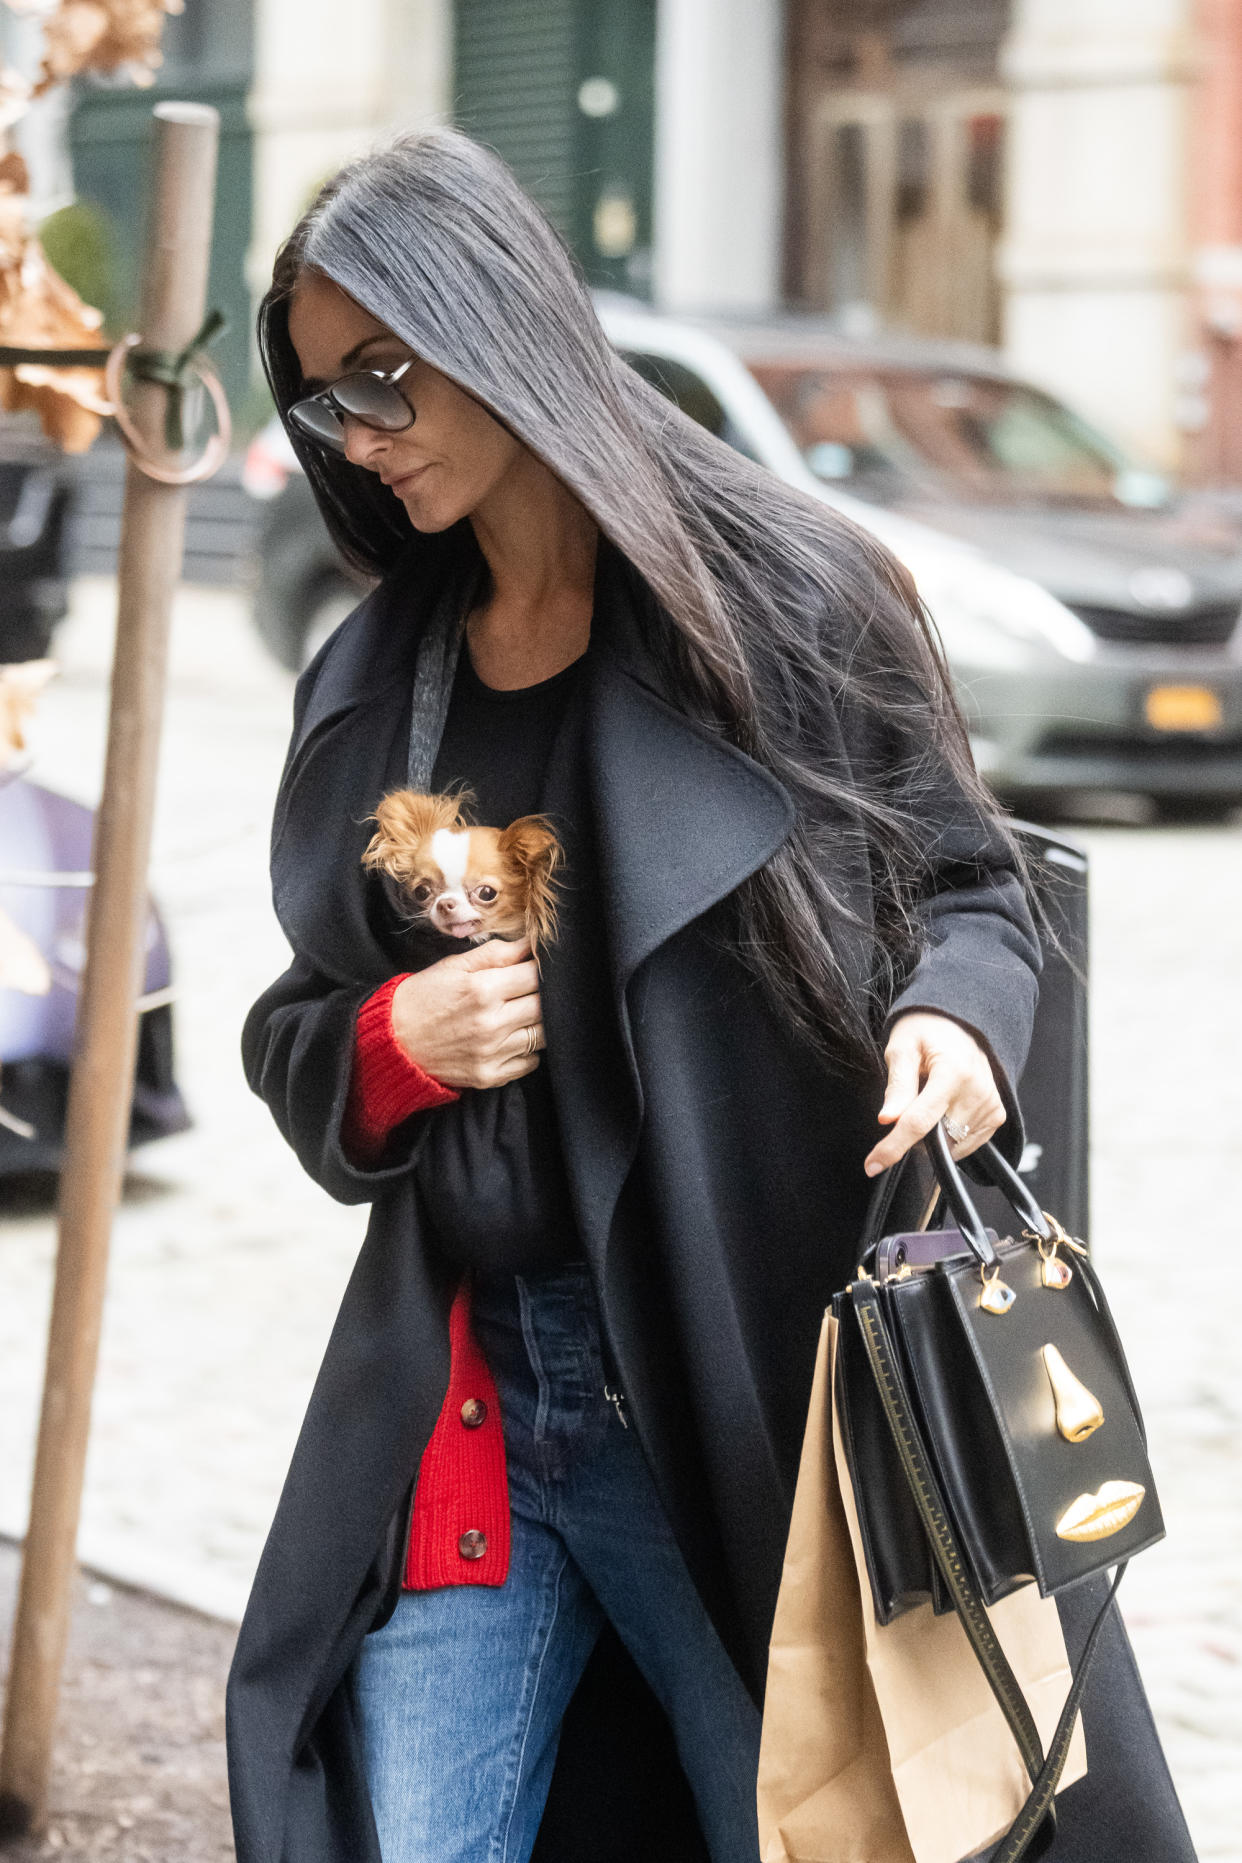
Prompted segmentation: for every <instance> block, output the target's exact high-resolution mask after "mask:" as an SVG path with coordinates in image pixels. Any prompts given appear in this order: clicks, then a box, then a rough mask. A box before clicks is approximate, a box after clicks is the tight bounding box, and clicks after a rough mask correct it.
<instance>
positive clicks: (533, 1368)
mask: <svg viewBox="0 0 1242 1863" xmlns="http://www.w3.org/2000/svg"><path fill="white" fill-rule="evenodd" d="M474 1321H475V1327H476V1330H477V1333H478V1337H479V1343H480V1344H481V1346H482V1348H483V1351H484V1353H485V1354H486V1357H487V1360H488V1364H489V1366H490V1367H491V1370H492V1374H493V1376H494V1378H495V1380H496V1384H497V1388H498V1390H499V1393H500V1400H501V1409H502V1411H503V1414H504V1425H505V1442H506V1450H507V1456H508V1468H509V1494H510V1501H511V1506H512V1516H513V1541H512V1556H511V1561H510V1567H509V1577H508V1580H507V1581H506V1583H505V1584H504V1585H503V1586H500V1587H496V1588H489V1587H484V1586H472V1585H464V1586H459V1585H452V1586H446V1587H445V1588H443V1589H442V1590H436V1591H406V1592H403V1593H402V1594H401V1599H400V1602H399V1604H398V1605H397V1609H396V1611H395V1613H394V1615H393V1616H392V1618H390V1620H389V1622H388V1623H387V1624H385V1625H384V1626H383V1627H382V1628H381V1629H379V1630H376V1631H374V1632H372V1634H371V1635H370V1636H368V1637H367V1638H366V1640H365V1642H364V1644H363V1646H362V1650H361V1652H360V1653H359V1656H358V1658H357V1661H356V1663H355V1665H354V1670H353V1674H352V1684H353V1688H354V1697H355V1701H356V1704H357V1709H358V1716H359V1724H360V1726H361V1729H362V1739H363V1748H364V1754H365V1761H366V1771H367V1783H368V1786H369V1788H370V1794H371V1803H372V1805H373V1807H374V1811H375V1822H376V1828H377V1830H378V1833H379V1840H380V1849H381V1852H382V1854H383V1858H384V1863H526V1860H527V1858H528V1857H529V1856H530V1853H531V1849H532V1847H533V1845H534V1842H535V1837H536V1835H537V1833H538V1829H539V1820H540V1817H541V1816H542V1813H543V1807H544V1802H545V1800H546V1798H547V1793H548V1786H549V1784H550V1782H551V1778H552V1768H553V1764H554V1762H555V1759H556V1749H557V1742H558V1740H559V1737H560V1727H561V1721H562V1718H563V1716H564V1713H565V1709H566V1707H567V1706H568V1703H569V1699H570V1697H571V1695H572V1694H573V1692H574V1689H575V1688H576V1686H577V1683H578V1680H579V1678H580V1676H581V1674H582V1671H583V1669H584V1668H585V1666H586V1662H587V1658H588V1657H589V1656H590V1654H591V1650H592V1648H593V1647H594V1644H595V1640H596V1638H597V1637H598V1635H599V1632H600V1629H601V1627H602V1626H603V1624H604V1622H605V1620H607V1621H609V1622H611V1623H612V1624H613V1626H614V1627H615V1629H616V1631H617V1634H618V1635H619V1637H620V1638H621V1641H622V1642H623V1643H624V1644H625V1646H626V1648H627V1649H628V1650H629V1652H630V1654H631V1656H632V1657H633V1658H634V1661H635V1663H636V1664H637V1666H638V1668H639V1669H640V1670H641V1672H642V1674H643V1675H644V1676H645V1677H646V1680H647V1682H648V1683H649V1684H650V1686H651V1688H652V1690H653V1691H654V1693H655V1695H656V1697H657V1698H658V1700H659V1701H660V1703H661V1705H662V1706H663V1708H664V1710H665V1712H666V1714H667V1715H668V1718H669V1722H670V1725H671V1727H672V1730H673V1737H674V1739H675V1741H676V1744H677V1750H678V1754H679V1756H680V1759H681V1764H682V1767H683V1769H684V1771H685V1774H686V1777H687V1779H688V1780H689V1783H690V1787H691V1790H692V1791H693V1793H694V1797H695V1802H696V1805H697V1807H698V1813H699V1818H700V1822H701V1823H702V1826H703V1833H704V1836H705V1837H706V1839H707V1844H708V1848H709V1849H710V1851H711V1856H712V1863H757V1858H758V1854H759V1840H758V1832H757V1828H756V1814H755V1773H756V1769H757V1766H758V1757H759V1711H758V1709H757V1708H756V1707H755V1704H754V1702H753V1701H752V1700H751V1698H750V1696H749V1694H748V1693H747V1692H746V1690H745V1688H744V1687H743V1686H742V1683H741V1681H740V1679H739V1677H738V1675H737V1672H736V1670H735V1669H734V1667H733V1665H732V1663H731V1662H730V1661H729V1658H728V1656H727V1655H726V1654H725V1651H724V1648H723V1647H722V1645H721V1642H720V1639H719V1637H718V1636H717V1634H716V1632H715V1629H714V1628H713V1626H712V1624H711V1621H710V1619H709V1618H708V1615H707V1612H706V1611H705V1610H704V1608H703V1605H702V1603H701V1601H700V1599H699V1596H698V1593H697V1592H696V1590H695V1588H694V1586H693V1584H692V1583H691V1580H690V1576H689V1573H688V1572H687V1570H686V1567H685V1564H684V1561H683V1560H682V1557H681V1554H680V1552H679V1551H678V1549H677V1546H676V1544H675V1542H674V1540H673V1536H672V1533H671V1531H670V1529H669V1526H668V1523H667V1521H666V1519H665V1516H664V1513H663V1510H662V1508H661V1506H660V1503H659V1500H658V1499H657V1497H656V1492H655V1488H654V1486H653V1484H652V1480H651V1476H650V1474H649V1473H648V1470H647V1464H646V1462H645V1460H644V1458H643V1454H642V1450H641V1449H640V1447H639V1444H638V1439H637V1436H636V1435H635V1432H634V1429H633V1427H632V1426H630V1425H628V1423H627V1422H625V1421H623V1420H622V1415H623V1411H624V1406H623V1405H622V1406H620V1407H618V1406H616V1405H614V1404H613V1403H611V1402H610V1401H609V1399H608V1398H607V1397H606V1396H605V1384H606V1374H605V1369H604V1365H603V1361H602V1357H601V1350H600V1335H599V1322H598V1318H597V1312H596V1305H595V1297H594V1293H593V1291H592V1288H591V1283H590V1279H589V1276H588V1273H587V1270H586V1268H585V1267H578V1266H576V1265H575V1266H572V1267H567V1268H563V1269H560V1268H558V1269H555V1270H552V1271H550V1272H545V1273H541V1274H539V1275H534V1276H530V1277H526V1278H521V1277H519V1278H518V1279H517V1280H516V1281H508V1282H505V1283H503V1284H497V1285H495V1286H490V1287H482V1286H481V1287H480V1288H479V1289H478V1291H477V1293H476V1296H475V1303H474Z"/></svg>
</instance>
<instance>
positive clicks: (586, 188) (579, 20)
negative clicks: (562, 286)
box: [453, 0, 656, 297]
mask: <svg viewBox="0 0 1242 1863" xmlns="http://www.w3.org/2000/svg"><path fill="white" fill-rule="evenodd" d="M655 9H656V0H608V3H607V4H606V5H603V4H599V0H537V3H536V0H529V3H528V0H457V4H456V6H455V8H454V53H455V62H454V86H453V90H454V116H455V120H456V121H457V123H458V124H459V125H460V127H461V128H462V129H464V130H466V131H467V132H468V133H469V134H470V135H472V136H475V137H477V138H478V140H479V141H480V142H484V143H486V144H488V146H489V147H491V148H493V149H495V150H497V151H498V153H499V154H500V155H502V156H503V157H504V159H505V160H506V161H507V162H508V163H509V165H510V167H511V168H512V169H513V170H514V172H515V174H516V175H517V177H518V180H519V181H520V182H521V183H522V185H523V187H525V188H527V189H528V190H529V192H530V193H531V194H533V195H534V197H535V199H536V200H537V201H538V202H539V204H540V206H542V207H543V209H544V211H545V212H546V213H547V214H548V216H549V217H550V219H551V220H552V222H553V224H554V225H555V226H556V227H557V229H558V230H559V231H560V232H561V234H562V235H563V236H564V238H565V239H566V240H567V241H568V242H569V244H570V246H571V247H572V248H573V250H574V252H575V253H576V254H577V256H578V259H579V262H580V263H581V265H582V267H583V270H584V271H585V273H586V275H587V277H588V279H589V280H590V282H591V283H592V284H593V285H605V286H609V287H611V288H612V289H613V290H617V291H629V292H633V293H636V294H638V295H640V296H644V297H645V296H647V295H649V292H650V285H651V189H652V140H653V135H654V120H655V111H654V68H655Z"/></svg>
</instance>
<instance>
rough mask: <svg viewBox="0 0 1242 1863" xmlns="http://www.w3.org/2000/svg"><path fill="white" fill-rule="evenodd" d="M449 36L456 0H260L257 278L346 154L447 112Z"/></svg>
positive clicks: (252, 268) (259, 284)
mask: <svg viewBox="0 0 1242 1863" xmlns="http://www.w3.org/2000/svg"><path fill="white" fill-rule="evenodd" d="M451 48H452V9H451V0H350V4H349V6H348V7H347V8H345V9H342V7H341V6H340V4H339V0H256V5H255V77H254V85H253V88H252V90H251V95H250V120H251V124H252V126H253V129H254V138H255V141H254V236H253V240H252V242H251V250H250V262H249V274H250V279H251V286H252V289H254V290H255V291H256V292H258V291H261V290H262V289H263V287H264V285H265V284H266V282H267V279H268V277H269V276H270V273H271V265H272V257H273V254H274V253H275V251H276V248H277V246H278V245H279V244H280V241H281V240H282V239H283V238H284V236H285V234H286V233H288V231H289V229H290V228H291V227H292V226H293V224H294V222H295V221H296V220H297V218H298V216H299V214H300V213H301V212H302V210H303V208H304V207H305V206H306V204H307V202H308V200H309V198H310V196H311V194H312V193H313V192H314V190H315V188H317V187H318V186H319V184H320V182H322V181H325V180H326V179H327V177H328V176H329V175H330V174H332V172H333V171H334V170H335V169H336V168H338V167H339V166H340V165H341V163H342V162H345V161H347V160H348V159H349V158H350V157H351V156H353V155H356V154H357V153H359V151H361V150H363V149H366V148H368V147H369V146H370V145H371V144H372V143H373V142H375V141H376V140H377V139H378V138H379V137H381V136H383V135H384V134H386V133H389V132H391V131H392V130H393V129H396V128H404V127H411V128H413V127H417V126H420V125H423V124H428V123H435V122H439V121H442V120H443V118H444V116H445V114H446V112H447V108H448V99H449V86H450V82H451V79H450V65H451Z"/></svg>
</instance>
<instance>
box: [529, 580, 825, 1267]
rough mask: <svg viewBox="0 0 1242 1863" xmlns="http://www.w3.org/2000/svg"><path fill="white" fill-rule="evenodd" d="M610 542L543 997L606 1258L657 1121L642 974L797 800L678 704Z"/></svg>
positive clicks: (765, 846)
mask: <svg viewBox="0 0 1242 1863" xmlns="http://www.w3.org/2000/svg"><path fill="white" fill-rule="evenodd" d="M601 556H602V565H601V573H600V577H599V579H598V581H597V588H596V611H595V620H594V623H593V626H592V643H591V652H590V658H589V662H588V673H587V679H586V682H585V691H584V694H583V700H582V706H581V711H580V714H579V716H578V719H577V722H576V725H575V726H574V727H573V728H570V729H567V730H566V731H563V732H562V733H561V736H560V741H559V742H558V746H557V752H556V754H555V756H554V759H553V763H552V767H551V769H550V771H549V775H548V783H547V790H546V797H547V803H546V806H547V808H548V812H549V813H550V814H551V815H552V817H553V819H554V821H556V823H557V825H558V827H559V828H561V829H562V831H563V832H564V834H565V836H566V840H567V849H566V851H567V855H568V861H567V866H568V870H569V875H570V881H569V889H568V893H567V897H566V901H565V909H564V911H563V912H562V915H561V917H562V931H561V936H560V938H559V940H558V944H557V947H556V949H555V952H554V954H553V956H552V958H551V959H550V960H549V963H548V965H547V968H546V973H545V978H544V987H543V997H544V1021H545V1027H546V1029H547V1035H548V1049H547V1057H548V1065H549V1066H550V1068H551V1069H552V1080H553V1084H554V1087H555V1088H556V1097H557V1104H558V1107H559V1110H560V1119H561V1126H562V1131H563V1135H564V1140H565V1156H566V1164H567V1168H568V1171H569V1174H570V1181H571V1184H572V1185H573V1188H574V1192H575V1200H576V1205H577V1214H578V1219H579V1222H580V1224H581V1227H582V1231H583V1237H584V1240H585V1242H586V1244H587V1247H588V1250H589V1251H590V1252H591V1253H592V1254H593V1255H594V1256H595V1259H596V1260H597V1262H599V1263H600V1264H601V1266H602V1260H603V1255H604V1253H605V1251H606V1248H607V1242H608V1237H609V1234H610V1231H611V1227H612V1218H613V1213H614V1211H615V1209H616V1204H617V1200H618V1198H619V1196H620V1194H621V1189H622V1186H623V1185H624V1182H625V1179H626V1177H627V1175H628V1173H629V1170H630V1167H631V1165H632V1163H633V1160H634V1156H635V1153H636V1150H637V1145H638V1136H639V1132H640V1129H641V1124H642V1110H643V1091H642V1081H641V1079H640V1078H639V1074H638V1070H637V1067H636V1064H635V1059H634V1048H633V1043H632V1040H631V1034H630V1002H629V987H630V984H631V982H632V980H633V979H634V978H635V976H636V974H637V972H638V971H639V969H640V968H641V966H642V965H643V964H644V963H645V962H646V961H647V959H648V958H650V957H652V956H653V955H654V954H655V952H657V951H658V950H659V948H660V947H661V945H663V944H665V943H666V942H667V941H668V940H669V939H671V938H673V937H674V936H675V935H676V934H677V933H678V932H679V931H682V930H684V929H685V927H686V926H688V925H690V924H692V923H693V921H694V920H695V919H697V918H699V917H700V916H701V915H702V914H703V913H704V912H706V911H707V910H708V909H709V908H710V907H712V906H714V905H716V904H717V903H719V901H721V900H722V899H724V898H726V897H727V896H728V895H729V894H730V893H732V892H733V891H734V890H735V889H736V888H737V887H738V886H740V885H741V884H742V882H743V881H744V880H746V879H747V878H748V877H749V876H750V875H751V874H752V873H754V872H756V871H757V870H758V868H760V867H761V866H762V865H763V864H764V862H765V861H766V860H768V859H769V858H770V857H771V856H772V854H774V853H775V852H776V850H777V848H779V847H780V846H781V845H782V843H783V842H784V841H785V839H786V837H787V836H788V834H789V832H790V829H791V827H792V825H793V805H792V803H791V801H790V798H789V795H788V793H787V791H786V790H785V789H784V788H783V786H782V785H781V784H780V783H779V782H777V780H776V779H775V777H773V776H771V775H770V774H769V773H768V772H767V771H766V770H764V769H762V768H761V767H760V766H759V765H758V764H756V763H755V762H754V761H753V760H752V759H751V758H749V757H746V756H744V755H743V754H742V753H741V752H740V751H738V750H735V749H734V748H733V747H732V746H731V745H729V744H727V743H725V742H724V741H723V739H720V738H718V737H714V736H713V735H711V734H710V733H709V732H708V731H706V730H704V729H702V728H700V727H699V726H697V725H696V724H694V723H692V722H691V721H690V720H689V719H687V718H686V717H685V716H684V714H683V713H681V712H679V711H678V710H677V709H676V708H675V707H674V706H673V705H672V704H671V703H670V701H669V698H668V696H667V694H666V692H665V691H664V690H663V682H662V679H661V676H660V673H659V671H658V669H657V668H656V665H655V663H654V661H653V660H652V658H651V657H650V655H649V654H648V653H647V651H646V649H645V647H644V645H643V640H642V633H641V627H640V622H639V606H640V604H641V602H642V601H643V599H644V597H643V593H642V592H641V589H640V588H636V586H635V582H636V579H635V578H634V577H633V576H632V574H631V573H630V572H629V571H628V567H627V566H626V565H625V564H624V563H623V562H621V561H618V560H617V559H616V553H615V552H613V551H612V550H611V549H610V548H606V549H602V551H601ZM575 871H576V872H577V875H578V880H579V884H577V885H575V883H574V874H575Z"/></svg>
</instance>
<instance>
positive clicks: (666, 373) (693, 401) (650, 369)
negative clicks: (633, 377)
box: [621, 349, 756, 459]
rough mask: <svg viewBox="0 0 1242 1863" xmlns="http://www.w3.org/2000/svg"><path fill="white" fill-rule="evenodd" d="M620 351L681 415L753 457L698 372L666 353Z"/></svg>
mask: <svg viewBox="0 0 1242 1863" xmlns="http://www.w3.org/2000/svg"><path fill="white" fill-rule="evenodd" d="M621 353H622V355H623V356H624V358H625V360H626V361H627V362H628V363H629V365H630V367H631V368H632V369H634V370H636V371H637V373H638V374H639V375H641V376H642V378H643V380H644V381H645V382H650V383H651V386H652V387H653V388H658V389H659V391H660V393H661V394H662V395H666V396H667V397H668V399H669V400H670V401H671V402H673V403H674V405H675V406H677V407H679V408H680V409H681V411H682V413H683V414H688V415H689V416H690V418H691V420H695V421H697V422H698V423H699V426H700V427H706V429H707V431H708V433H714V434H715V436H716V438H717V439H718V440H723V441H724V442H725V444H726V445H727V446H731V447H733V448H734V450H735V451H736V452H739V453H745V455H746V457H747V458H748V459H754V458H755V457H756V455H755V453H754V451H753V450H752V448H751V447H750V446H749V445H748V443H747V441H746V438H745V435H744V434H743V433H742V431H741V429H740V428H739V427H738V425H737V423H736V422H735V421H734V420H733V419H732V417H731V416H730V414H729V412H728V410H727V409H726V408H725V406H724V403H723V402H722V401H721V400H720V397H719V396H718V395H717V394H716V391H715V390H714V389H713V388H710V387H709V386H708V384H707V383H706V382H705V381H704V380H703V377H702V376H701V375H699V374H697V373H696V372H695V371H694V370H693V369H691V368H687V366H686V364H685V363H684V362H674V361H672V359H671V358H670V357H668V356H652V355H649V354H646V353H645V352H643V351H641V350H631V349H627V350H623V351H622V352H621Z"/></svg>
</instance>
